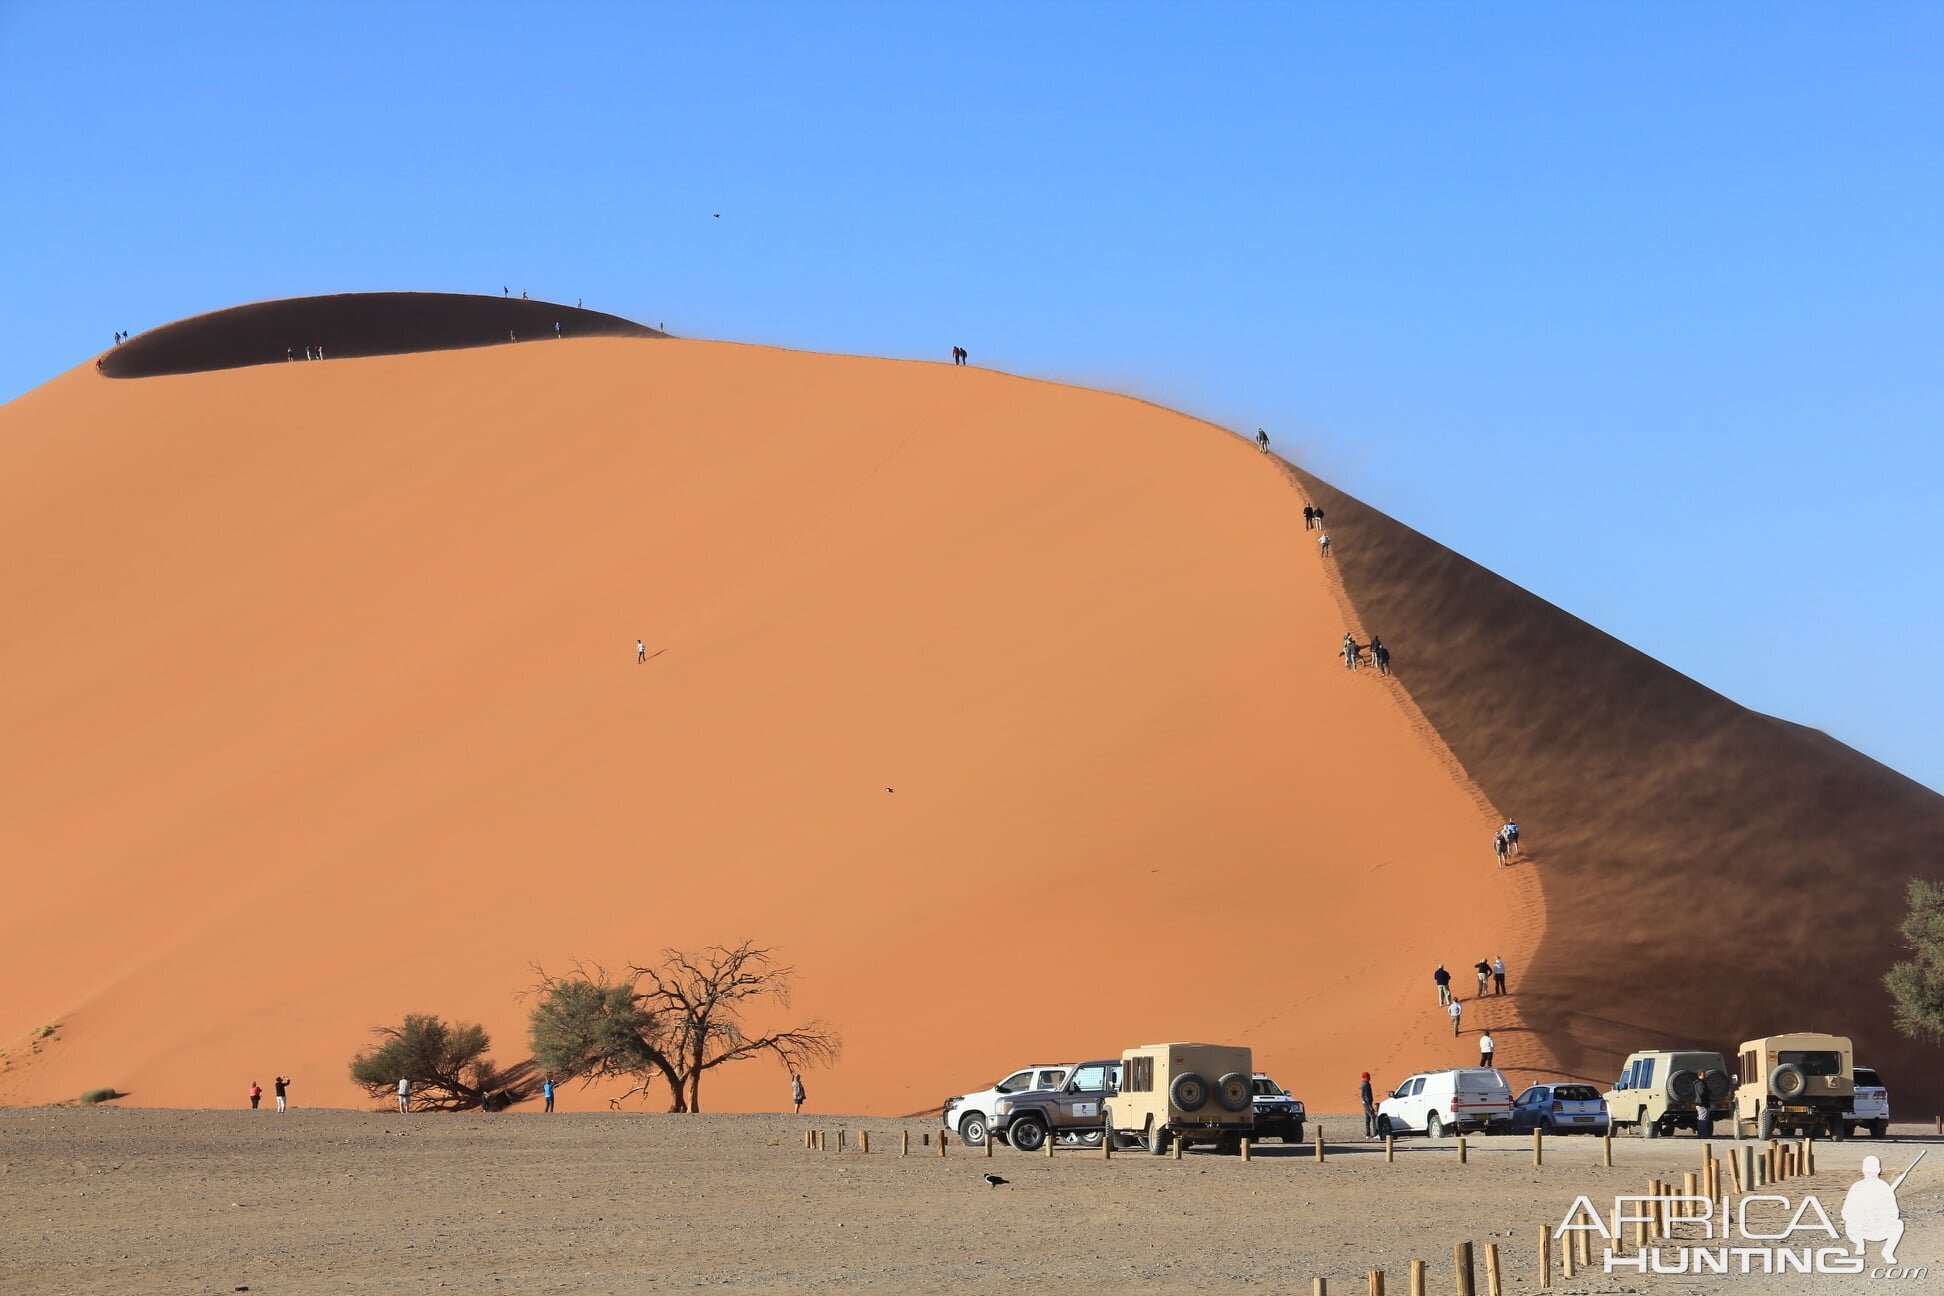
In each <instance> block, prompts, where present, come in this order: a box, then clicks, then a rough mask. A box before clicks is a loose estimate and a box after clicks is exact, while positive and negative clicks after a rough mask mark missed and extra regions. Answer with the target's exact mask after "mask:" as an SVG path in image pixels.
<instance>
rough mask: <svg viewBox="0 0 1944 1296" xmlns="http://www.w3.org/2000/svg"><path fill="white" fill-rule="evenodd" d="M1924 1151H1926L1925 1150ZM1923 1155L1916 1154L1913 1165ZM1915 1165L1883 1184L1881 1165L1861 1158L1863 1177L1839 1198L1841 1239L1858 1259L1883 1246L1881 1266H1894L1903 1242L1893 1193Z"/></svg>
mask: <svg viewBox="0 0 1944 1296" xmlns="http://www.w3.org/2000/svg"><path fill="white" fill-rule="evenodd" d="M1925 1151H1929V1149H1928V1148H1926V1149H1925ZM1923 1159H1924V1153H1923V1152H1919V1153H1918V1154H1917V1161H1922V1160H1923ZM1917 1161H1912V1162H1911V1163H1910V1164H1909V1165H1908V1166H1905V1167H1904V1172H1903V1173H1902V1174H1900V1175H1898V1176H1897V1177H1896V1178H1895V1179H1893V1180H1892V1181H1891V1182H1889V1183H1885V1182H1883V1162H1881V1161H1879V1160H1878V1159H1877V1158H1875V1157H1873V1156H1866V1157H1864V1158H1863V1177H1862V1178H1861V1179H1858V1180H1857V1181H1856V1182H1855V1183H1854V1184H1852V1185H1851V1186H1850V1190H1849V1192H1848V1193H1847V1194H1846V1195H1845V1196H1844V1197H1843V1236H1844V1237H1847V1238H1848V1239H1849V1240H1850V1244H1851V1245H1852V1246H1854V1247H1855V1248H1856V1254H1858V1255H1862V1254H1863V1252H1864V1250H1865V1249H1866V1245H1867V1244H1868V1243H1871V1242H1881V1243H1883V1263H1885V1264H1895V1263H1897V1243H1898V1242H1900V1241H1902V1240H1903V1232H1904V1223H1903V1212H1902V1211H1901V1210H1899V1209H1898V1208H1897V1189H1899V1188H1901V1187H1903V1181H1904V1180H1906V1179H1908V1178H1910V1172H1911V1171H1912V1170H1915V1169H1916V1168H1917Z"/></svg>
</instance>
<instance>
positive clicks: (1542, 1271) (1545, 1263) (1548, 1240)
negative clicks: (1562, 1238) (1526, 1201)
mask: <svg viewBox="0 0 1944 1296" xmlns="http://www.w3.org/2000/svg"><path fill="white" fill-rule="evenodd" d="M1550 1286H1552V1230H1551V1229H1549V1228H1547V1227H1546V1226H1545V1225H1544V1224H1541V1225H1540V1226H1539V1289H1540V1290H1541V1291H1544V1290H1545V1289H1546V1288H1548V1287H1550Z"/></svg>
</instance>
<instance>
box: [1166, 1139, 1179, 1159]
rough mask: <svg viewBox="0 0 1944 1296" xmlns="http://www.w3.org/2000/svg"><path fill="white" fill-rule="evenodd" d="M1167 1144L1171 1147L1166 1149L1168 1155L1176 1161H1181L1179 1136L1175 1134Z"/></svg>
mask: <svg viewBox="0 0 1944 1296" xmlns="http://www.w3.org/2000/svg"><path fill="white" fill-rule="evenodd" d="M1169 1142H1170V1144H1171V1146H1170V1147H1169V1148H1168V1155H1169V1156H1171V1157H1173V1158H1174V1159H1175V1160H1177V1161H1179V1160H1181V1135H1179V1134H1176V1135H1175V1136H1174V1138H1173V1139H1171V1140H1169Z"/></svg>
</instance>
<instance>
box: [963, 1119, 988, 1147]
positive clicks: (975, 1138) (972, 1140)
mask: <svg viewBox="0 0 1944 1296" xmlns="http://www.w3.org/2000/svg"><path fill="white" fill-rule="evenodd" d="M959 1137H960V1138H962V1139H964V1140H965V1146H967V1147H982V1146H984V1144H985V1141H986V1121H985V1117H984V1116H981V1115H980V1114H979V1113H978V1112H972V1113H971V1114H969V1115H968V1116H966V1118H965V1119H964V1120H962V1121H960V1122H959Z"/></svg>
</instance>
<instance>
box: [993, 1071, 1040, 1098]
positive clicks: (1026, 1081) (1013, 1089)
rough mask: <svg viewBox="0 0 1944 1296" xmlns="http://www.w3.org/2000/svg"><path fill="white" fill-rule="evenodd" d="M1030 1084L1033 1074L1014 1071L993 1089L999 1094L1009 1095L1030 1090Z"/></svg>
mask: <svg viewBox="0 0 1944 1296" xmlns="http://www.w3.org/2000/svg"><path fill="white" fill-rule="evenodd" d="M1032 1084H1033V1073H1032V1072H1031V1071H1015V1072H1013V1073H1012V1074H1011V1075H1009V1076H1007V1077H1006V1078H1005V1079H1004V1080H1001V1081H1000V1082H999V1083H998V1084H997V1085H995V1086H994V1088H996V1089H998V1090H999V1092H1000V1093H1003V1094H1010V1093H1018V1092H1020V1091H1021V1090H1022V1089H1030V1088H1031V1087H1032Z"/></svg>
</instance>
